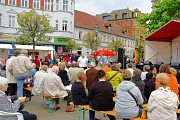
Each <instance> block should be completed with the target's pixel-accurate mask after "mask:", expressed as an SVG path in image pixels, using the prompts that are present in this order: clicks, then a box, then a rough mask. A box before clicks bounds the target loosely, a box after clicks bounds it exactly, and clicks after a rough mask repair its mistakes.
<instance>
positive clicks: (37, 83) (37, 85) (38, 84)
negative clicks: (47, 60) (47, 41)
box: [32, 65, 48, 95]
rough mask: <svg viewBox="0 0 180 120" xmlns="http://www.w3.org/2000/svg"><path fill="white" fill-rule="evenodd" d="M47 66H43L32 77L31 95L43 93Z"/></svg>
mask: <svg viewBox="0 0 180 120" xmlns="http://www.w3.org/2000/svg"><path fill="white" fill-rule="evenodd" d="M47 68H48V66H47V65H43V66H42V69H41V70H40V71H37V72H36V74H35V76H34V86H33V89H32V94H33V95H40V94H42V93H43V92H44V79H45V77H46V73H47Z"/></svg>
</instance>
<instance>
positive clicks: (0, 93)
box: [0, 77, 37, 120]
mask: <svg viewBox="0 0 180 120" xmlns="http://www.w3.org/2000/svg"><path fill="white" fill-rule="evenodd" d="M7 88H8V79H7V78H4V77H0V111H3V112H9V113H15V112H18V110H19V108H20V104H21V103H24V101H25V99H24V98H23V97H20V98H18V99H17V100H16V101H14V102H13V103H12V101H11V100H10V99H9V98H8V97H7V96H6V94H5V91H7ZM21 113H22V115H23V117H24V120H36V119H37V116H36V115H35V114H29V113H28V112H26V111H21ZM0 120H17V117H16V116H1V115H0Z"/></svg>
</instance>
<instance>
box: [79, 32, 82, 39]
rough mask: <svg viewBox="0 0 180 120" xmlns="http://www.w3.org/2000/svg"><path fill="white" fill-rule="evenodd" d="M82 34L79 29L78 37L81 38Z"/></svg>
mask: <svg viewBox="0 0 180 120" xmlns="http://www.w3.org/2000/svg"><path fill="white" fill-rule="evenodd" d="M81 35H82V32H81V31H79V39H81V37H82V36H81Z"/></svg>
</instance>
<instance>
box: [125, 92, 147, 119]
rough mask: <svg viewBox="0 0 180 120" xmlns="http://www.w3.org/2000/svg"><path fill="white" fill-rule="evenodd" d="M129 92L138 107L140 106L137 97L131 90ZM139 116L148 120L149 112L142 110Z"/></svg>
mask: <svg viewBox="0 0 180 120" xmlns="http://www.w3.org/2000/svg"><path fill="white" fill-rule="evenodd" d="M127 92H128V93H129V94H130V95H131V96H132V97H133V98H134V100H135V101H136V104H137V106H139V105H138V102H137V100H136V98H135V96H134V95H133V94H132V93H131V92H130V91H129V90H128V91H127ZM139 108H142V106H139ZM139 116H140V118H142V119H146V118H147V111H146V110H145V109H143V108H142V112H141V114H140V115H139Z"/></svg>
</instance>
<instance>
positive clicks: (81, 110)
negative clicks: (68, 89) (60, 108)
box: [70, 102, 116, 120]
mask: <svg viewBox="0 0 180 120" xmlns="http://www.w3.org/2000/svg"><path fill="white" fill-rule="evenodd" d="M70 105H74V104H73V102H70ZM76 106H77V107H78V120H81V114H82V117H83V119H82V120H86V116H85V112H86V111H87V110H92V111H95V112H100V113H103V114H106V115H112V116H115V115H116V112H115V110H111V111H96V110H94V109H92V108H91V107H90V106H89V105H76Z"/></svg>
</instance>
